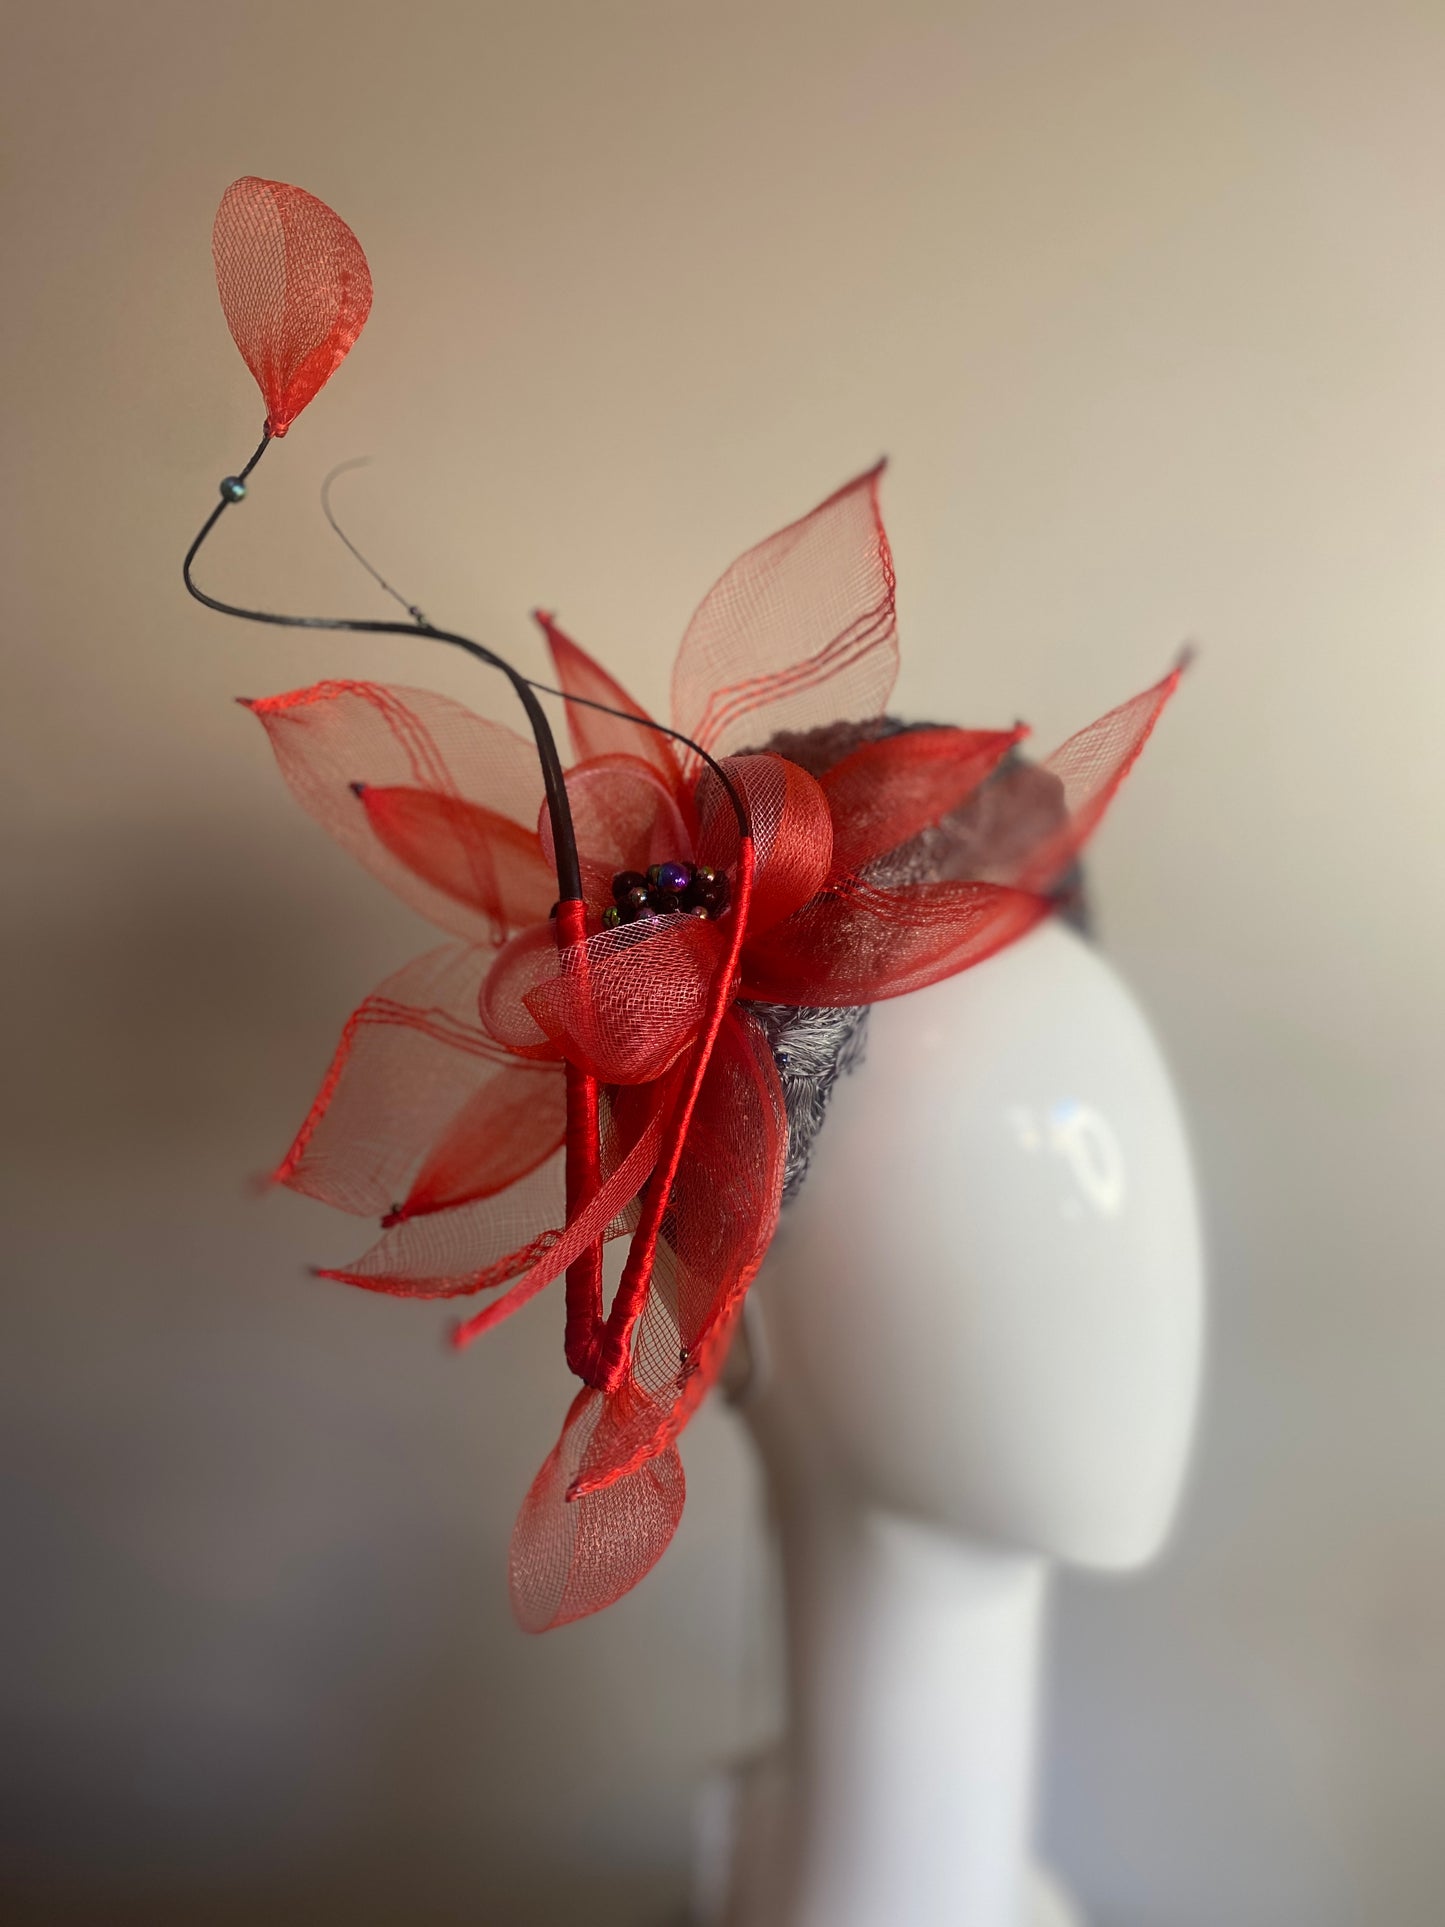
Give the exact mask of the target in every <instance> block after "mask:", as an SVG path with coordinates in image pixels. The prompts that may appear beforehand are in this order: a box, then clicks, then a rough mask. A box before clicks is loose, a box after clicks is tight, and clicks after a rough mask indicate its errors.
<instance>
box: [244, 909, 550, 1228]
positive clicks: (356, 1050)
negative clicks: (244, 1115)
mask: <svg viewBox="0 0 1445 1927" xmlns="http://www.w3.org/2000/svg"><path fill="white" fill-rule="evenodd" d="M492 954H493V953H492V952H491V951H490V950H481V949H478V948H475V947H473V946H470V945H465V944H459V943H453V944H446V945H444V946H443V947H442V948H441V949H439V950H433V951H430V952H428V953H427V955H426V956H423V957H418V958H416V959H415V960H414V961H413V962H411V963H409V964H407V965H406V967H405V968H404V969H402V970H398V971H397V972H395V974H394V975H392V976H390V977H388V978H387V979H386V981H385V983H383V984H381V985H380V986H379V987H378V988H377V989H376V990H375V991H373V993H372V994H371V996H369V997H368V998H367V999H366V1001H365V1002H364V1003H363V1004H361V1005H360V1006H359V1008H358V1009H357V1010H355V1011H354V1012H353V1013H352V1015H351V1016H350V1018H348V1020H347V1024H346V1028H345V1030H344V1031H343V1032H342V1036H341V1042H340V1044H339V1045H338V1047H337V1050H336V1054H335V1056H334V1057H333V1059H332V1061H331V1067H330V1069H329V1070H328V1071H327V1073H326V1077H325V1079H324V1081H323V1083H322V1086H321V1089H320V1091H319V1093H318V1094H317V1097H316V1101H315V1103H314V1104H313V1105H312V1107H311V1110H310V1112H309V1113H308V1115H307V1118H306V1121H305V1123H304V1124H303V1125H302V1127H301V1129H300V1131H299V1132H298V1133H297V1135H296V1141H295V1143H294V1144H292V1146H291V1148H290V1150H289V1151H288V1152H287V1153H286V1155H285V1157H284V1158H283V1159H282V1160H281V1163H280V1164H279V1165H278V1166H277V1168H276V1171H275V1172H274V1174H273V1176H274V1180H275V1182H276V1183H278V1184H284V1185H286V1186H288V1187H289V1189H291V1190H293V1191H301V1192H304V1193H305V1194H306V1195H307V1196H308V1197H312V1198H319V1199H320V1200H321V1202H322V1203H324V1204H330V1205H334V1206H336V1207H337V1208H338V1209H340V1210H342V1211H352V1212H356V1213H357V1214H359V1215H361V1216H363V1217H377V1216H379V1215H380V1214H381V1213H382V1212H386V1211H390V1210H391V1209H392V1207H393V1206H394V1205H395V1204H396V1202H397V1201H398V1199H403V1198H404V1199H406V1200H407V1210H408V1212H409V1213H410V1212H415V1211H420V1210H427V1209H430V1210H435V1209H437V1208H438V1206H439V1205H440V1204H443V1203H445V1204H456V1203H460V1202H462V1201H463V1200H464V1199H466V1198H472V1197H479V1196H482V1195H484V1194H485V1193H486V1192H488V1191H495V1190H498V1189H501V1188H502V1186H503V1185H505V1184H508V1183H510V1182H512V1181H513V1179H515V1178H518V1177H521V1176H523V1175H524V1174H525V1173H526V1172H527V1171H529V1170H531V1169H533V1168H534V1167H535V1166H536V1165H537V1164H539V1163H541V1162H542V1160H543V1159H544V1158H546V1157H548V1156H549V1155H550V1154H551V1153H552V1152H553V1151H554V1150H556V1148H557V1146H558V1145H559V1144H560V1143H561V1141H562V1113H561V1092H562V1078H561V1073H560V1071H559V1070H558V1069H557V1067H556V1066H555V1065H545V1066H532V1065H529V1064H518V1063H517V1062H516V1060H515V1058H512V1057H509V1056H508V1055H507V1053H506V1052H505V1051H503V1050H502V1049H501V1048H500V1046H499V1045H497V1044H496V1043H495V1041H494V1040H493V1039H492V1038H491V1037H489V1036H488V1035H487V1033H486V1032H485V1031H484V1030H483V1029H482V1028H481V1025H480V1024H479V1022H478V1020H477V993H478V989H479V986H480V984H481V981H482V977H483V975H484V973H485V971H486V969H487V967H488V965H489V964H490V962H491V959H492ZM488 1122H489V1123H490V1128H488ZM419 1173H420V1175H418V1174H419Z"/></svg>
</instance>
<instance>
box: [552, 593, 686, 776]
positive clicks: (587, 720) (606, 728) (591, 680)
mask: <svg viewBox="0 0 1445 1927" xmlns="http://www.w3.org/2000/svg"><path fill="white" fill-rule="evenodd" d="M537 620H538V622H539V623H540V624H541V625H542V630H543V633H544V634H545V635H546V638H547V646H548V647H549V648H550V650H551V651H552V661H553V662H554V663H555V664H556V668H557V681H558V683H559V684H560V686H561V687H562V688H563V689H565V690H566V691H567V693H568V694H569V695H571V696H585V697H587V698H588V700H589V701H591V702H597V703H606V704H607V705H608V706H609V707H610V708H612V709H626V710H630V711H631V712H632V714H633V715H634V716H641V717H646V716H647V711H646V710H645V709H644V708H643V707H642V705H641V703H639V702H635V701H634V700H633V699H632V697H631V696H629V695H628V693H627V691H626V690H625V689H624V688H623V687H622V685H621V683H619V682H614V681H613V679H612V678H611V676H609V675H608V674H607V671H606V670H605V669H603V668H601V667H600V666H599V665H598V664H597V663H595V662H594V661H593V660H592V658H591V656H589V655H588V654H587V652H586V650H585V649H579V648H578V646H577V644H576V643H575V642H573V640H572V638H571V637H570V636H568V635H564V634H563V632H562V630H560V629H559V628H558V627H557V625H556V623H555V622H554V621H553V620H552V618H551V617H550V616H549V615H546V614H545V613H544V612H543V611H542V610H540V609H539V610H538V611H537ZM649 720H650V719H649ZM567 727H568V729H569V730H570V731H571V732H572V741H573V743H574V745H575V746H576V750H577V755H578V757H579V758H581V759H586V758H590V757H594V756H636V757H638V758H640V759H641V761H642V762H644V763H648V764H650V765H651V766H652V768H653V769H655V770H656V771H657V773H658V775H659V776H660V777H661V778H662V780H663V781H664V782H665V783H666V785H667V787H668V789H669V790H670V791H671V792H672V794H673V795H674V796H675V797H678V798H681V796H682V794H683V784H682V772H681V770H680V769H679V767H678V761H677V756H676V754H675V752H674V750H673V747H672V744H671V743H670V742H669V741H668V739H667V737H666V736H662V735H659V734H658V732H657V731H656V730H655V729H649V728H648V727H647V726H646V723H643V722H636V723H629V722H623V721H622V720H621V719H620V718H618V717H616V716H604V715H603V714H602V713H601V711H600V710H596V709H584V708H582V706H581V705H580V704H578V703H568V705H567Z"/></svg>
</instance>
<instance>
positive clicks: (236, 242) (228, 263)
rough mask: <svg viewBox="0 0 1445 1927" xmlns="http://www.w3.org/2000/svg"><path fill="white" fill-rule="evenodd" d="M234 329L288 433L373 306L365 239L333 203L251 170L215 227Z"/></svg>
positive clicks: (232, 191) (276, 423)
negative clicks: (348, 224)
mask: <svg viewBox="0 0 1445 1927" xmlns="http://www.w3.org/2000/svg"><path fill="white" fill-rule="evenodd" d="M211 252H212V254H213V256H214V257H215V262H216V286H217V288H218V289H219V290H220V295H221V308H222V311H223V312H224V314H225V317H226V326H227V327H228V328H229V329H230V330H231V337H232V339H233V340H234V342H235V344H236V346H237V347H238V348H239V349H240V351H241V355H242V358H243V359H244V361H245V363H246V366H247V367H248V368H249V369H250V370H251V373H252V374H253V375H254V376H255V377H256V384H257V386H258V387H259V388H260V390H261V393H262V395H263V397H264V398H265V402H266V426H267V427H268V428H269V429H270V431H271V433H272V434H273V435H284V434H285V433H286V430H287V429H288V428H289V427H290V425H291V423H292V422H293V421H295V419H296V417H297V416H298V415H299V414H300V413H301V410H302V409H303V408H304V407H305V406H306V404H307V402H309V401H310V400H311V399H312V397H313V396H314V395H315V394H316V393H317V392H318V391H319V390H320V389H321V388H323V387H324V386H325V385H326V383H327V382H328V381H329V380H330V379H331V377H332V376H333V375H334V374H335V373H336V370H337V369H338V368H339V367H340V366H341V364H342V362H343V361H344V360H345V359H346V357H347V355H348V354H349V353H350V352H351V348H352V345H353V344H354V342H355V341H356V338H357V336H358V335H359V334H360V333H361V330H362V329H363V327H365V325H366V317H367V315H368V314H369V313H370V312H371V271H370V269H369V268H368V267H367V265H366V256H365V255H364V254H363V253H362V251H361V243H360V242H359V241H358V240H357V238H356V236H355V235H354V234H353V233H352V232H351V229H350V228H349V227H348V226H347V225H346V223H345V221H343V220H342V218H341V216H340V215H339V214H335V213H333V212H332V210H331V209H330V208H329V207H328V206H327V205H326V203H325V202H324V201H318V200H317V198H316V196H315V195H314V194H308V193H307V192H306V190H305V189H304V188H300V187H291V186H289V185H288V184H287V183H286V182H285V181H263V180H259V179H258V178H257V177H256V176H255V175H254V174H247V175H244V176H243V177H242V178H241V179H240V180H239V181H232V183H231V185H230V186H229V187H228V188H227V189H226V191H225V193H224V194H223V195H222V196H221V205H220V207H219V208H218V209H217V211H216V224H215V227H214V229H213V230H212V233H211Z"/></svg>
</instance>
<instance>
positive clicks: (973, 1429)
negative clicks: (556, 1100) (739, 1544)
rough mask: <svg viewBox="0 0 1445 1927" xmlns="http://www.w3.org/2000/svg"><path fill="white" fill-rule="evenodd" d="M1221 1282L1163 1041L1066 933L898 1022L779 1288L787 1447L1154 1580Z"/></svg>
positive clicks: (878, 1045)
mask: <svg viewBox="0 0 1445 1927" xmlns="http://www.w3.org/2000/svg"><path fill="white" fill-rule="evenodd" d="M1201 1270H1202V1267H1201V1257H1200V1243H1199V1231H1198V1220H1197V1214H1196V1209H1195V1201H1194V1193H1193V1186H1192V1181H1191V1176H1190V1169H1189V1159H1188V1152H1187V1147H1186V1143H1185V1139H1184V1133H1183V1129H1182V1125H1181V1121H1180V1117H1179V1112H1178V1108H1177V1105H1176V1102H1175V1099H1174V1095H1173V1091H1172V1089H1171V1086H1170V1082H1169V1078H1168V1074H1167V1072H1166V1070H1165V1068H1164V1065H1163V1063H1162V1061H1161V1058H1160V1055H1159V1052H1158V1048H1157V1046H1156V1044H1155V1042H1154V1040H1153V1037H1152V1036H1151V1034H1150V1032H1149V1030H1148V1028H1147V1026H1146V1024H1145V1023H1144V1020H1143V1018H1142V1017H1141V1015H1140V1013H1139V1011H1138V1009H1137V1007H1136V1006H1135V1004H1134V1002H1133V1000H1132V999H1131V998H1130V996H1129V994H1128V993H1127V991H1126V990H1125V989H1124V988H1123V986H1122V985H1121V984H1120V982H1119V980H1118V979H1117V978H1116V977H1115V975H1114V973H1113V972H1112V970H1111V969H1110V968H1109V966H1108V965H1107V964H1106V963H1105V962H1104V961H1103V960H1102V958H1100V957H1099V955H1098V954H1097V953H1096V952H1095V951H1093V950H1091V949H1090V948H1089V947H1088V945H1087V944H1085V943H1084V942H1083V941H1082V940H1081V939H1080V938H1078V937H1077V936H1075V935H1074V934H1073V933H1072V932H1071V931H1070V930H1068V929H1067V928H1065V927H1064V926H1063V925H1061V924H1060V923H1059V922H1058V921H1057V920H1055V921H1051V922H1050V923H1048V924H1046V925H1045V926H1043V927H1042V928H1041V929H1039V930H1038V931H1036V932H1034V933H1033V934H1032V935H1031V936H1029V937H1028V938H1026V939H1024V940H1023V941H1022V942H1021V943H1019V944H1017V945H1015V946H1013V947H1012V948H1011V949H1009V950H1007V951H1005V952H1004V953H1003V954H1001V955H1000V956H998V957H995V958H993V959H991V960H990V961H989V962H987V963H984V964H982V965H979V966H977V967H976V968H975V969H973V970H970V971H967V972H965V973H963V974H962V975H960V976H958V977H954V978H951V979H949V980H948V981H947V982H944V983H941V984H937V985H935V986H933V987H932V988H930V989H927V990H922V991H917V992H914V993H913V994H912V995H910V996H907V997H902V998H898V999H896V1000H893V1001H890V1002H887V1003H883V1004H879V1005H877V1006H876V1007H875V1008H874V1010H873V1011H872V1013H871V1016H870V1019H869V1030H868V1039H867V1050H866V1056H865V1058H864V1061H863V1063H862V1064H861V1065H860V1066H859V1067H858V1068H857V1069H856V1070H855V1071H854V1072H852V1073H851V1074H850V1075H848V1076H846V1077H844V1078H842V1079H841V1080H840V1081H839V1084H838V1086H837V1089H836V1091H835V1092H834V1095H833V1099H832V1103H831V1106H830V1109H829V1112H828V1117H827V1121H826V1123H825V1125H824V1127H823V1130H822V1132H821V1134H820V1136H819V1138H818V1142H817V1145H816V1147H815V1150H814V1155H813V1159H812V1163H811V1166H810V1169H809V1172H808V1176H807V1179H806V1181H805V1183H804V1184H803V1187H802V1190H801V1192H800V1194H799V1196H798V1197H797V1199H796V1200H795V1201H794V1202H793V1203H792V1204H791V1205H790V1206H788V1207H787V1209H786V1210H785V1211H784V1213H783V1218H782V1223H781V1227H780V1229H779V1232H778V1235H777V1238H776V1240H775V1242H774V1246H773V1249H772V1251H771V1253H770V1254H769V1258H768V1261H767V1264H766V1266H765V1268H764V1271H763V1274H762V1277H761V1279H760V1280H759V1284H758V1288H757V1290H756V1292H755V1294H754V1297H755V1300H756V1310H755V1317H756V1321H757V1324H758V1325H759V1326H760V1328H761V1330H760V1333H759V1339H760V1344H759V1346H758V1349H759V1352H760V1356H759V1358H758V1367H757V1368H758V1372H759V1384H758V1387H757V1393H758V1397H759V1400H760V1402H763V1403H765V1404H766V1406H767V1407H768V1412H769V1430H770V1432H771V1433H772V1434H773V1451H774V1453H776V1451H777V1450H778V1449H779V1447H782V1448H783V1449H787V1448H786V1441H787V1440H789V1439H791V1440H792V1441H794V1442H795V1443H796V1445H797V1448H798V1450H799V1452H800V1453H804V1454H805V1456H806V1458H807V1460H808V1461H809V1463H810V1465H811V1466H812V1467H813V1468H815V1469H816V1470H817V1471H823V1470H825V1469H826V1471H827V1473H828V1475H829V1476H830V1480H831V1479H834V1478H835V1479H836V1480H837V1481H839V1482H841V1484H842V1486H843V1487H844V1488H846V1489H849V1490H851V1491H852V1492H854V1493H855V1494H856V1496H857V1498H858V1500H859V1501H860V1502H861V1503H864V1504H868V1505H872V1506H875V1507H878V1508H881V1509H883V1510H886V1511H889V1512H896V1513H901V1514H905V1515H909V1516H912V1517H915V1518H919V1519H921V1520H923V1521H925V1522H928V1523H930V1524H932V1525H934V1526H936V1527H938V1528H941V1529H943V1530H944V1531H945V1532H949V1533H952V1534H956V1535H959V1536H961V1537H964V1538H967V1539H970V1540H976V1541H984V1542H987V1543H991V1544H994V1545H997V1546H1000V1547H1007V1548H1011V1549H1015V1550H1018V1551H1023V1552H1031V1553H1036V1554H1039V1555H1042V1556H1043V1557H1045V1558H1050V1559H1060V1560H1064V1561H1068V1562H1071V1563H1075V1564H1079V1565H1084V1566H1093V1567H1101V1568H1124V1567H1129V1566H1133V1565H1137V1564H1141V1563H1143V1562H1144V1561H1146V1560H1147V1559H1149V1558H1150V1557H1151V1556H1152V1555H1153V1554H1154V1553H1155V1552H1156V1551H1157V1549H1158V1547H1159V1544H1160V1542H1161V1540H1162V1539H1163V1537H1164V1535H1165V1533H1166V1532H1167V1530H1168V1527H1169V1523H1170V1520H1171V1518H1172V1515H1173V1512H1174V1508H1175V1504H1176V1501H1177V1498H1178V1494H1179V1489H1180V1485H1181V1482H1182V1478H1183V1472H1184V1468H1185V1463H1186V1460H1187V1455H1188V1449H1189V1443H1190V1439H1191V1436H1192V1432H1193V1423H1194V1414H1195V1408H1196V1403H1197V1395H1198V1381H1199V1370H1200V1334H1201ZM779 1433H781V1435H782V1436H781V1437H779Z"/></svg>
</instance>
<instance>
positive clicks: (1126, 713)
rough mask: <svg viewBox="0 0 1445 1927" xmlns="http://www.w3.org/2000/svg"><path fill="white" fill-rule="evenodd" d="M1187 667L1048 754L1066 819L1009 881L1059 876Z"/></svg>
mask: <svg viewBox="0 0 1445 1927" xmlns="http://www.w3.org/2000/svg"><path fill="white" fill-rule="evenodd" d="M1184 668H1185V665H1184V663H1183V662H1180V663H1179V664H1178V665H1177V666H1176V667H1175V668H1173V669H1171V670H1170V671H1169V674H1168V675H1167V676H1165V677H1163V678H1162V679H1161V680H1160V681H1159V682H1157V683H1155V684H1154V685H1153V686H1152V688H1149V689H1146V690H1144V691H1143V692H1142V693H1141V694H1140V695H1138V696H1135V697H1133V698H1131V700H1130V701H1128V702H1126V703H1120V705H1119V707H1118V708H1117V709H1111V710H1110V711H1109V712H1108V714H1107V715H1105V716H1101V717H1100V718H1099V720H1098V721H1097V722H1095V723H1090V724H1089V726H1088V728H1087V729H1081V730H1080V731H1079V732H1078V734H1077V735H1075V736H1071V737H1070V738H1069V740H1068V741H1067V742H1066V743H1064V744H1063V745H1062V747H1061V748H1059V749H1056V750H1055V751H1054V753H1053V755H1052V756H1051V757H1049V759H1048V761H1047V762H1046V763H1045V764H1044V768H1045V769H1046V770H1047V771H1048V772H1049V774H1050V775H1051V776H1053V777H1054V778H1055V779H1056V780H1057V782H1058V784H1059V786H1060V789H1061V797H1060V804H1061V811H1062V820H1061V821H1057V822H1056V824H1055V826H1054V827H1053V828H1052V829H1050V830H1049V831H1048V832H1047V833H1046V834H1045V835H1043V836H1042V837H1041V838H1040V839H1039V840H1038V842H1036V843H1035V844H1034V846H1033V847H1032V848H1031V849H1030V850H1029V852H1028V854H1027V855H1026V856H1024V857H1023V858H1022V860H1020V861H1019V862H1018V863H1017V865H1016V866H1015V867H1013V869H1012V870H1011V874H1010V876H1009V881H1010V882H1012V883H1016V884H1018V885H1019V887H1020V888H1021V889H1025V890H1048V889H1051V888H1052V887H1053V886H1054V885H1055V884H1056V883H1057V882H1058V880H1059V878H1060V877H1061V876H1062V875H1063V874H1064V872H1065V871H1066V870H1067V869H1068V868H1069V866H1070V865H1071V864H1072V863H1073V862H1074V860H1075V858H1076V857H1077V856H1078V854H1079V851H1080V850H1081V849H1082V848H1083V846H1084V844H1085V843H1087V842H1088V840H1089V838H1090V836H1092V835H1093V833H1094V830H1095V829H1096V828H1097V827H1098V823H1099V819H1100V817H1102V816H1103V814H1104V812H1105V810H1106V809H1108V807H1109V804H1110V803H1111V802H1112V801H1113V799H1114V794H1115V792H1116V791H1117V790H1118V788H1119V785H1120V784H1121V783H1122V782H1123V780H1124V778H1125V777H1126V776H1127V775H1128V774H1129V771H1130V770H1131V769H1132V768H1133V767H1134V764H1135V762H1136V761H1137V759H1138V756H1139V752H1140V751H1141V750H1142V749H1143V747H1144V745H1145V743H1147V742H1148V740H1149V737H1150V734H1151V733H1152V731H1153V728H1154V725H1155V724H1156V723H1157V722H1158V720H1159V718H1160V715H1161V714H1162V713H1163V709H1164V705H1165V704H1166V703H1167V702H1168V700H1169V698H1170V697H1171V696H1172V695H1173V694H1174V692H1175V690H1176V689H1177V688H1178V687H1179V679H1180V677H1181V676H1182V675H1183V674H1184Z"/></svg>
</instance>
